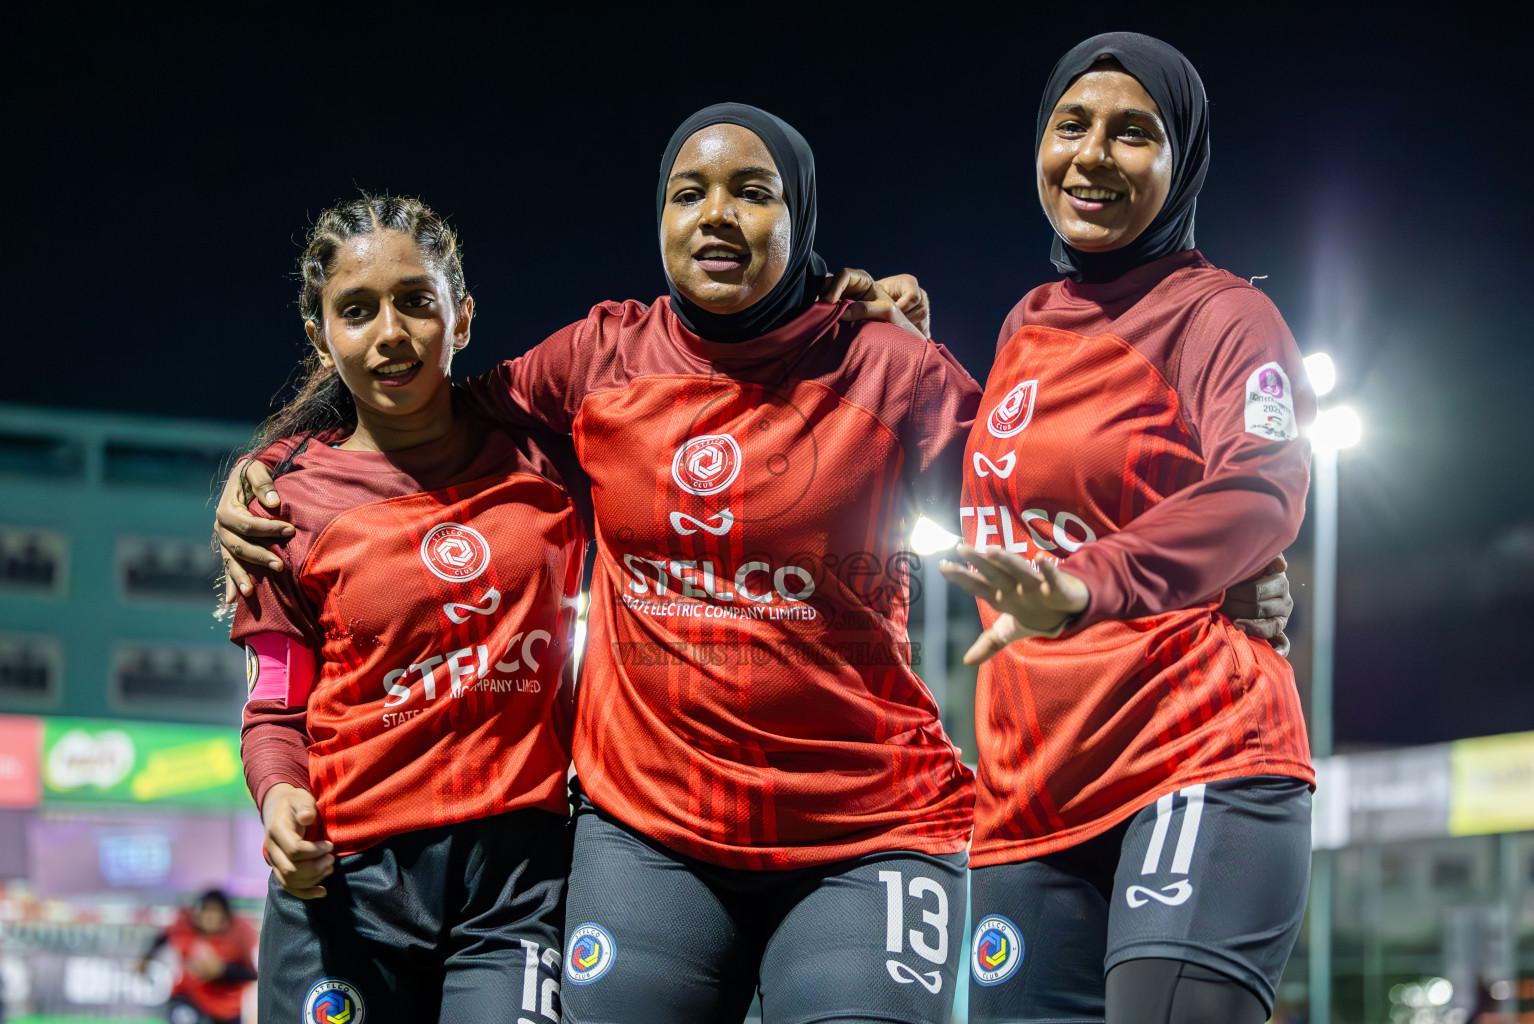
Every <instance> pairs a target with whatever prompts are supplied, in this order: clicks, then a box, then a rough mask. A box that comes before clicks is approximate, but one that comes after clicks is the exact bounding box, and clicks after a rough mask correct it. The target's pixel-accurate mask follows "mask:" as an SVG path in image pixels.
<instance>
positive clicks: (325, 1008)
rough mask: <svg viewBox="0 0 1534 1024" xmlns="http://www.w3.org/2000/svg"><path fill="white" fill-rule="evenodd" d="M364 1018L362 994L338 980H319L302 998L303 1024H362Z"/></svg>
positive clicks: (365, 1004)
mask: <svg viewBox="0 0 1534 1024" xmlns="http://www.w3.org/2000/svg"><path fill="white" fill-rule="evenodd" d="M366 1018H367V1003H366V1002H364V1001H363V999H362V993H361V992H358V991H357V988H356V986H355V985H353V984H352V983H351V982H348V981H342V980H341V979H340V978H321V979H320V980H319V981H317V982H315V983H314V985H313V986H312V987H311V988H310V989H309V994H308V995H307V996H306V997H304V1016H303V1022H304V1024H362V1022H363V1021H364V1020H365V1019H366Z"/></svg>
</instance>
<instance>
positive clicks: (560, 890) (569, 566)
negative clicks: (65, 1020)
mask: <svg viewBox="0 0 1534 1024" xmlns="http://www.w3.org/2000/svg"><path fill="white" fill-rule="evenodd" d="M300 266H301V270H302V275H303V288H302V291H301V294H300V298H299V306H300V311H301V313H302V315H303V317H304V326H305V329H306V330H307V331H308V335H309V339H310V341H311V342H312V343H313V351H312V352H311V354H310V357H309V360H308V371H309V372H308V378H307V380H306V382H305V384H304V387H303V389H302V391H301V393H300V395H299V396H298V398H297V399H295V401H294V402H293V403H292V404H291V405H290V406H289V407H288V408H286V409H284V410H283V411H282V412H280V413H279V414H277V415H276V416H275V417H273V419H272V420H271V421H269V422H268V423H267V424H266V425H265V426H264V428H263V431H262V435H261V437H262V438H263V441H262V442H258V447H259V448H261V449H263V450H262V451H261V454H260V458H262V459H263V460H264V461H265V462H267V463H268V464H270V465H271V466H272V475H273V476H276V477H279V478H280V479H281V481H282V512H283V514H284V515H285V517H286V518H287V520H289V521H290V522H291V523H292V525H293V527H294V529H295V531H296V532H295V535H294V536H293V537H292V539H291V540H289V541H288V543H287V544H286V545H285V546H284V547H283V548H282V549H281V554H280V557H281V559H282V560H283V561H284V562H285V568H286V569H287V570H288V571H287V572H284V573H278V572H273V571H269V570H267V571H258V577H257V579H256V581H255V585H254V587H253V588H252V590H251V593H250V594H249V595H248V596H246V597H245V598H243V599H242V600H241V601H240V602H239V604H238V605H237V607H236V608H235V611H234V626H233V631H232V639H233V640H234V642H236V643H239V644H243V645H245V648H246V656H247V664H248V665H249V669H250V687H251V692H250V700H249V703H248V704H247V705H246V710H245V726H244V734H243V748H242V751H243V757H244V762H245V771H246V777H247V780H248V782H249V784H250V789H251V793H252V795H253V796H254V797H255V799H256V802H257V805H258V806H259V807H260V808H261V813H262V820H263V821H264V823H265V825H266V831H267V842H266V853H267V857H268V859H269V860H270V861H271V863H272V867H273V873H274V880H273V884H272V886H271V888H270V891H269V893H268V896H267V907H266V915H265V919H264V921H263V924H262V932H261V977H260V982H259V993H258V997H259V1005H260V1013H261V1019H262V1020H263V1021H283V1022H288V1021H303V1022H305V1024H326V1022H329V1024H362V1022H363V1021H364V1020H366V1021H369V1022H381V1021H398V1022H401V1024H405V1022H409V1024H418V1022H420V1021H424V1020H438V1019H441V1020H444V1021H446V1020H466V1019H482V1018H484V1017H485V1016H486V1011H487V1008H494V1011H495V1014H496V1015H497V1016H498V1018H500V1019H507V1020H510V1019H513V1018H518V1019H522V1020H526V1021H536V1020H558V1019H559V1011H558V1002H557V993H558V987H559V982H558V973H557V972H558V965H559V951H560V948H561V946H562V930H563V912H564V887H565V879H566V876H567V873H568V869H569V826H568V805H567V797H566V790H565V774H566V769H567V766H568V763H569V753H568V721H569V719H568V712H567V709H562V708H561V706H560V703H561V700H562V699H564V700H568V698H569V695H570V686H569V683H570V678H569V675H570V673H569V672H568V671H567V669H568V668H569V665H570V661H569V658H568V655H569V651H570V641H571V638H572V631H573V626H574V609H573V604H574V598H575V596H576V594H577V593H578V592H579V586H580V574H581V566H582V559H583V555H584V550H585V544H586V536H587V529H586V527H585V526H584V525H583V523H582V519H581V517H580V516H579V515H578V514H577V510H576V509H577V504H576V503H577V501H581V500H584V499H583V498H582V496H581V491H582V490H583V489H584V487H585V486H586V485H585V482H584V478H583V477H582V475H581V473H580V470H579V467H578V466H577V465H576V464H575V460H574V457H573V452H571V451H570V449H569V442H568V441H567V440H566V439H564V438H561V437H558V436H557V435H553V434H550V433H549V432H548V431H546V430H542V429H541V428H538V427H537V426H536V425H534V424H531V423H528V422H526V421H525V420H524V423H523V425H522V426H520V427H511V426H508V425H507V424H508V422H509V421H510V417H508V416H502V417H500V418H499V423H498V424H491V423H490V422H488V421H486V420H484V419H482V418H480V417H476V416H473V415H469V414H467V413H466V412H464V411H462V410H459V411H455V409H454V403H453V400H452V395H451V388H450V382H449V376H448V372H449V369H450V367H451V364H452V358H453V354H454V353H455V352H456V351H457V350H458V349H460V348H462V347H463V346H464V345H465V344H467V342H468V340H469V321H470V317H471V315H472V313H473V300H472V299H471V298H470V297H469V294H468V291H467V289H466V288H465V285H464V278H463V268H462V265H461V263H460V260H459V255H458V244H457V239H456V237H455V235H454V233H453V232H452V231H451V229H449V228H448V227H447V226H446V225H445V224H444V223H443V222H442V220H441V219H440V218H438V217H437V215H436V214H434V213H433V212H432V211H431V210H429V209H427V208H426V207H425V206H423V205H422V204H421V203H419V202H418V201H416V200H409V199H395V198H387V197H370V196H364V197H362V198H359V199H355V200H351V201H349V202H345V203H342V204H340V205H338V206H336V207H334V208H332V209H330V210H327V211H326V212H325V213H324V214H322V215H321V217H320V218H319V220H318V221H317V223H316V224H315V227H314V230H313V232H312V233H311V235H310V239H309V244H308V248H307V249H306V250H305V252H304V254H303V257H302V259H301V261H300ZM290 435H293V436H291V437H290ZM273 438H287V440H282V441H278V442H276V443H275V444H271V445H270V446H267V444H266V442H268V441H270V440H271V439H273ZM322 883H323V884H322Z"/></svg>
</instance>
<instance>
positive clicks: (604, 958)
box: [565, 924, 618, 985]
mask: <svg viewBox="0 0 1534 1024" xmlns="http://www.w3.org/2000/svg"><path fill="white" fill-rule="evenodd" d="M617 955H618V949H617V947H616V946H615V945H613V937H612V936H611V935H609V934H607V929H606V928H603V927H602V926H601V925H599V924H583V925H581V926H580V927H579V928H577V929H575V931H573V932H571V933H570V951H569V953H568V954H567V955H566V956H565V979H566V980H567V981H569V982H570V983H572V984H575V985H589V984H591V983H592V982H593V981H596V980H597V979H598V978H600V977H601V976H602V975H604V974H606V973H607V969H608V968H609V967H611V966H612V965H613V960H614V959H615V958H616V957H617Z"/></svg>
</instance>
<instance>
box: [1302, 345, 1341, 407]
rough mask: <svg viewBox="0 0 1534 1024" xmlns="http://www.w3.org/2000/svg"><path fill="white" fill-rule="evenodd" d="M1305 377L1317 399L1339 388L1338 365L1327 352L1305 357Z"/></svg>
mask: <svg viewBox="0 0 1534 1024" xmlns="http://www.w3.org/2000/svg"><path fill="white" fill-rule="evenodd" d="M1305 376H1306V377H1308V378H1309V379H1310V389H1311V390H1312V391H1314V392H1315V393H1316V395H1317V397H1319V396H1321V395H1325V394H1328V393H1330V391H1331V390H1332V388H1335V387H1336V386H1337V364H1336V363H1334V362H1332V357H1331V356H1329V355H1327V354H1326V353H1325V352H1316V353H1314V354H1312V355H1308V356H1306V357H1305Z"/></svg>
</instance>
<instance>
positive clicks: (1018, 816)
mask: <svg viewBox="0 0 1534 1024" xmlns="http://www.w3.org/2000/svg"><path fill="white" fill-rule="evenodd" d="M1037 141H1038V186H1039V197H1040V200H1041V201H1042V203H1043V206H1044V212H1045V215H1046V216H1047V217H1048V218H1049V220H1050V223H1051V224H1052V226H1053V227H1054V229H1055V232H1056V240H1055V244H1054V252H1053V254H1052V255H1053V260H1054V263H1055V265H1056V267H1058V268H1059V270H1060V271H1061V272H1062V273H1064V274H1065V275H1066V276H1065V279H1064V280H1061V281H1057V282H1054V283H1051V284H1046V285H1043V286H1041V287H1039V288H1036V289H1034V290H1033V291H1032V292H1030V293H1029V294H1028V295H1027V296H1025V297H1024V299H1023V300H1022V301H1021V302H1020V303H1019V304H1018V305H1017V307H1016V308H1015V309H1014V310H1013V311H1012V314H1011V315H1010V316H1009V317H1008V318H1007V320H1006V323H1005V324H1004V325H1003V328H1002V331H1001V336H1000V338H999V339H998V349H997V357H996V362H995V365H994V367H993V369H992V372H991V375H990V379H989V380H988V382H987V384H986V393H985V398H984V400H983V401H982V403H981V408H980V410H979V412H978V414H977V418H976V425H975V427H974V429H973V431H972V432H971V435H970V440H969V445H968V448H967V450H966V459H965V482H964V491H963V495H964V496H963V505H962V507H961V509H960V515H961V520H962V522H963V524H964V526H963V534H964V539H965V540H966V541H967V542H968V543H967V544H964V545H960V547H959V556H960V557H961V558H962V559H964V560H965V561H966V562H967V563H969V564H968V565H967V566H961V565H945V566H944V572H945V575H947V576H948V577H949V579H951V580H953V581H954V582H955V583H957V584H958V585H960V586H961V587H963V588H964V589H965V590H967V591H969V592H970V593H972V594H974V595H975V596H976V597H977V598H979V599H980V603H981V616H982V620H983V622H984V624H985V627H986V628H985V631H984V632H983V633H982V635H981V636H980V638H979V639H978V640H977V641H976V643H975V645H974V647H973V648H972V649H971V650H970V652H969V654H968V655H966V660H967V661H970V662H972V663H973V662H983V664H982V667H981V670H980V684H979V691H978V693H977V697H976V708H977V723H976V734H977V745H978V747H979V765H980V769H979V785H978V787H977V807H976V830H975V841H974V844H973V846H972V848H971V863H972V868H973V872H972V900H973V908H972V909H973V918H974V921H975V928H974V932H973V933H972V937H971V943H970V967H971V978H972V984H971V986H970V992H971V1007H970V1013H971V1016H970V1019H971V1020H973V1021H984V1022H989V1021H1008V1022H1015V1021H1040V1022H1042V1021H1104V1020H1106V1021H1108V1022H1110V1024H1126V1022H1130V1021H1134V1022H1137V1024H1163V1022H1165V1024H1215V1022H1219V1024H1246V1022H1252V1024H1260V1022H1261V1021H1264V1020H1266V1019H1267V1015H1268V1013H1269V1012H1270V1011H1271V1009H1272V1005H1273V998H1274V986H1275V984H1276V983H1277V981H1278V978H1279V975H1280V974H1281V972H1282V970H1283V966H1284V963H1285V961H1286V960H1287V959H1288V955H1289V951H1290V949H1291V948H1292V946H1293V942H1294V939H1295V936H1296V934H1297V933H1298V929H1299V925H1300V919H1301V916H1302V913H1303V911H1304V906H1305V894H1306V885H1307V879H1308V872H1309V862H1310V845H1309V824H1310V789H1311V787H1312V786H1313V784H1314V778H1315V777H1314V772H1313V770H1312V768H1311V765H1310V760H1309V754H1308V745H1307V742H1306V736H1305V728H1304V722H1303V718H1302V714H1301V710H1300V705H1299V700H1298V695H1297V693H1296V691H1295V685H1294V677H1293V673H1292V671H1291V670H1290V668H1289V666H1288V663H1287V662H1285V661H1284V660H1283V659H1282V658H1281V657H1280V656H1279V655H1278V654H1277V653H1276V652H1275V651H1274V650H1272V649H1271V648H1270V647H1269V646H1268V645H1267V644H1265V643H1262V642H1256V641H1253V640H1252V639H1251V638H1249V637H1247V636H1245V635H1243V634H1242V633H1240V632H1238V631H1237V630H1236V629H1235V628H1234V626H1233V623H1232V622H1231V620H1230V619H1229V618H1227V617H1226V616H1225V615H1223V614H1221V612H1220V610H1219V609H1218V608H1217V605H1218V604H1219V602H1220V600H1221V594H1222V592H1223V591H1224V590H1225V589H1226V588H1227V587H1229V586H1230V585H1231V584H1233V583H1234V582H1235V581H1237V580H1241V579H1244V578H1246V577H1248V576H1250V575H1251V574H1253V572H1255V571H1257V570H1259V569H1260V568H1261V567H1262V566H1264V565H1265V564H1266V563H1268V561H1269V560H1270V559H1272V558H1274V556H1275V555H1276V554H1277V553H1278V552H1279V551H1281V550H1282V548H1283V547H1284V545H1285V544H1287V543H1289V542H1291V541H1292V540H1293V539H1294V536H1295V533H1296V531H1297V530H1298V529H1299V525H1300V520H1301V518H1302V516H1303V512H1304V501H1305V492H1306V487H1307V482H1308V466H1309V448H1308V446H1307V445H1306V443H1305V442H1304V441H1303V440H1300V439H1299V432H1298V426H1297V425H1298V423H1299V422H1301V421H1302V420H1304V418H1305V417H1306V416H1307V415H1308V414H1309V413H1310V412H1311V411H1312V410H1311V406H1312V401H1311V396H1310V395H1309V394H1308V392H1307V391H1306V390H1305V383H1304V373H1303V370H1302V369H1301V363H1300V357H1299V353H1298V351H1297V350H1296V347H1295V345H1294V341H1293V339H1292V338H1291V337H1290V334H1289V331H1288V329H1287V328H1286V327H1285V326H1284V323H1283V320H1282V319H1281V318H1280V317H1279V315H1278V312H1277V310H1276V309H1274V308H1273V306H1272V304H1271V303H1270V302H1268V300H1267V299H1266V298H1264V297H1263V296H1262V294H1261V293H1260V292H1259V291H1258V290H1257V289H1255V288H1253V287H1251V286H1250V285H1249V284H1248V283H1247V282H1246V281H1244V280H1242V279H1241V278H1238V277H1234V276H1232V275H1230V274H1227V273H1226V272H1224V271H1222V270H1218V269H1216V268H1215V267H1213V266H1211V265H1210V264H1209V263H1208V262H1207V261H1206V260H1204V258H1203V257H1202V256H1201V255H1200V254H1199V253H1198V252H1197V251H1196V250H1195V249H1194V248H1193V217H1194V205H1195V201H1196V199H1197V196H1198V191H1199V188H1200V186H1201V185H1202V183H1203V180H1204V174H1205V171H1206V168H1207V166H1208V160H1209V127H1208V106H1207V101H1206V99H1205V97H1204V91H1203V85H1202V83H1201V82H1200V80H1199V77H1198V73H1197V72H1196V71H1195V70H1194V69H1193V67H1192V65H1191V64H1189V63H1188V61H1187V59H1186V58H1184V57H1183V56H1182V54H1180V53H1178V52H1177V51H1176V50H1174V49H1173V48H1172V47H1170V46H1168V45H1166V44H1165V43H1162V42H1160V41H1159V40H1155V39H1151V38H1149V37H1146V36H1141V35H1136V34H1133V33H1110V34H1108V35H1102V36H1096V37H1094V38H1092V39H1089V40H1087V41H1086V42H1084V43H1082V44H1081V45H1079V46H1077V47H1076V48H1075V49H1073V50H1072V51H1071V52H1070V53H1068V54H1067V55H1066V56H1065V57H1064V58H1063V59H1062V60H1061V61H1060V63H1059V64H1058V65H1057V66H1056V67H1055V70H1054V73H1053V74H1052V75H1051V77H1050V81H1049V85H1048V86H1047V88H1046V90H1045V94H1044V98H1043V102H1042V104H1041V106H1040V109H1039V118H1038V131H1037ZM1105 974H1106V978H1105Z"/></svg>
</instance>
